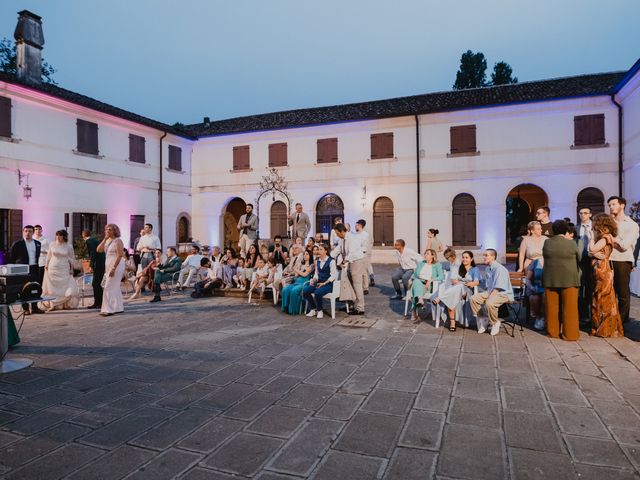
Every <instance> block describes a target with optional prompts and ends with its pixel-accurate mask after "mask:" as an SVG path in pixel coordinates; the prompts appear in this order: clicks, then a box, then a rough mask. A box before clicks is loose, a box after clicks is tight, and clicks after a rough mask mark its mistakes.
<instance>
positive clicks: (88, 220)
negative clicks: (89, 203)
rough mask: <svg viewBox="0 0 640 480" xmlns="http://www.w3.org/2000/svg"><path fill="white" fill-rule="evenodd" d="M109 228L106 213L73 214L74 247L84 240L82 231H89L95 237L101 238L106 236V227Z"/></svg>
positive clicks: (72, 239) (71, 239) (72, 238)
mask: <svg viewBox="0 0 640 480" xmlns="http://www.w3.org/2000/svg"><path fill="white" fill-rule="evenodd" d="M106 226H107V214H106V213H78V212H76V213H72V214H71V238H70V239H69V241H72V242H73V243H72V245H74V246H75V244H76V242H77V241H78V240H79V239H82V230H89V231H90V232H91V233H92V234H93V235H96V236H98V237H101V238H102V236H103V235H104V227H106Z"/></svg>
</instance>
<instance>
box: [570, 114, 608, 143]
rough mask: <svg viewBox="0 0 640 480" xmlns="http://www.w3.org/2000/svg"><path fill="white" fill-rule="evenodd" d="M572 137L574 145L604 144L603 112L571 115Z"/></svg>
mask: <svg viewBox="0 0 640 480" xmlns="http://www.w3.org/2000/svg"><path fill="white" fill-rule="evenodd" d="M573 137H574V138H573V145H574V146H575V147H586V146H593V145H604V140H605V138H604V113H599V114H597V115H577V116H575V117H573Z"/></svg>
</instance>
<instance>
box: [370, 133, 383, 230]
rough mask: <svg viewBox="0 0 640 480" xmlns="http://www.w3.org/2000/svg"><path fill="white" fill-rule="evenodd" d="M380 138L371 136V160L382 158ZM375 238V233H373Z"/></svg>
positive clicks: (375, 135)
mask: <svg viewBox="0 0 640 480" xmlns="http://www.w3.org/2000/svg"><path fill="white" fill-rule="evenodd" d="M381 140H382V137H381V135H380V134H379V133H372V134H371V159H372V160H376V159H378V158H382V148H381V147H382V141H381ZM374 236H375V233H374Z"/></svg>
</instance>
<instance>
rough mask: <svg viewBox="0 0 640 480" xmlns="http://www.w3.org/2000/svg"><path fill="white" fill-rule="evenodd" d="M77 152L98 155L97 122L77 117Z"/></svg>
mask: <svg viewBox="0 0 640 480" xmlns="http://www.w3.org/2000/svg"><path fill="white" fill-rule="evenodd" d="M76 125H77V129H78V148H77V150H78V152H82V153H89V154H91V155H98V153H99V152H98V124H97V123H92V122H87V121H86V120H80V119H78V120H77V122H76Z"/></svg>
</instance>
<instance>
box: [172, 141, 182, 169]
mask: <svg viewBox="0 0 640 480" xmlns="http://www.w3.org/2000/svg"><path fill="white" fill-rule="evenodd" d="M169 169H170V170H177V171H178V172H180V171H182V149H181V148H180V147H176V146H175V145H169Z"/></svg>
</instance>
